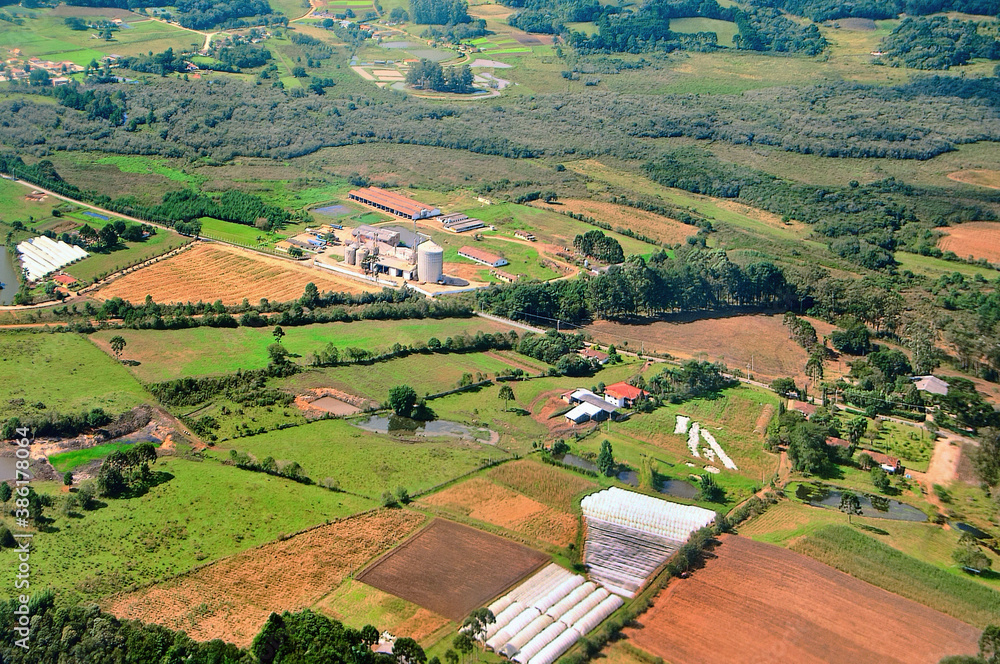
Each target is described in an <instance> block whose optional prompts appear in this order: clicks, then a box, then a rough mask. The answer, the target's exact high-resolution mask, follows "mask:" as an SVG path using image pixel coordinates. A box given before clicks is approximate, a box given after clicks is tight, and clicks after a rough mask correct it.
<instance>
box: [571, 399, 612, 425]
mask: <svg viewBox="0 0 1000 664" xmlns="http://www.w3.org/2000/svg"><path fill="white" fill-rule="evenodd" d="M566 419H567V420H569V421H570V422H572V423H573V424H582V423H584V422H589V421H591V420H593V421H595V422H603V421H604V420H606V419H608V412H607V411H606V410H604V409H603V408H601V407H600V406H597V405H594V404H592V403H581V404H577V406H576V407H575V408H573V409H572V410H570V411H569V412H568V413H566Z"/></svg>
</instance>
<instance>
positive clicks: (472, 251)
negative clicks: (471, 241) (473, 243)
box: [458, 246, 507, 267]
mask: <svg viewBox="0 0 1000 664" xmlns="http://www.w3.org/2000/svg"><path fill="white" fill-rule="evenodd" d="M458 255H459V256H461V257H462V258H468V259H469V260H470V261H475V262H477V263H482V264H483V265H488V266H490V267H501V266H503V265H506V264H507V259H506V258H504V257H503V256H501V255H499V254H494V253H491V252H489V251H484V250H483V249H477V248H475V247H470V246H464V247H462V248H461V249H459V250H458Z"/></svg>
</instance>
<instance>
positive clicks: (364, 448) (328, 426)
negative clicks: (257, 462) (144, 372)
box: [214, 420, 504, 498]
mask: <svg viewBox="0 0 1000 664" xmlns="http://www.w3.org/2000/svg"><path fill="white" fill-rule="evenodd" d="M230 449H235V450H239V451H241V452H249V453H251V454H253V455H254V456H255V457H257V458H258V459H263V458H264V457H267V456H271V457H274V458H275V459H276V460H278V461H279V462H280V461H298V462H299V463H300V464H301V465H302V472H303V473H304V474H305V475H307V476H309V477H310V478H312V479H313V480H314V481H316V482H320V481H322V480H323V479H325V478H327V477H330V478H332V479H334V480H336V482H337V483H338V484H339V486H340V488H342V489H344V490H345V491H350V492H353V493H359V494H363V495H366V496H371V497H372V498H378V497H379V496H381V494H382V492H383V491H395V490H396V488H397V487H405V488H406V489H407V490H408V491H409V492H410V493H411V494H415V493H417V492H420V491H426V490H427V489H430V488H431V487H434V486H436V485H438V484H441V483H443V482H446V481H448V480H450V479H453V478H455V477H459V476H460V475H464V474H465V473H468V472H470V471H472V470H474V469H476V468H478V467H479V466H482V465H484V464H485V463H487V462H488V461H489V460H490V459H494V460H495V459H497V458H498V457H501V458H502V457H503V456H504V453H503V452H502V451H500V450H497V449H495V448H492V447H489V446H485V445H480V444H479V443H476V442H473V441H465V440H462V439H458V438H435V439H424V438H416V437H406V438H399V439H397V438H395V437H393V436H386V435H379V434H374V433H370V432H368V431H365V430H363V429H360V428H358V427H356V426H353V425H352V424H350V423H349V422H347V421H344V420H320V421H318V422H312V423H310V424H305V425H303V426H300V427H296V428H295V429H286V430H283V431H272V432H269V433H265V434H261V435H259V436H249V437H246V438H236V439H233V440H229V441H225V442H223V443H220V444H218V445H216V446H215V448H214V450H215V453H216V454H217V455H218V456H220V457H223V458H228V455H229V450H230Z"/></svg>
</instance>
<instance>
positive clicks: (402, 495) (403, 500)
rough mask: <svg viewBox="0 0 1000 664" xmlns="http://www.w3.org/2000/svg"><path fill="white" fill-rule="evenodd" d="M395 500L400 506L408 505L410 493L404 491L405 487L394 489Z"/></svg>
mask: <svg viewBox="0 0 1000 664" xmlns="http://www.w3.org/2000/svg"><path fill="white" fill-rule="evenodd" d="M396 500H397V501H399V504H400V505H409V504H410V492H409V491H407V490H406V487H405V486H400V487H396Z"/></svg>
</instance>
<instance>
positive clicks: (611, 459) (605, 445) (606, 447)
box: [597, 440, 615, 477]
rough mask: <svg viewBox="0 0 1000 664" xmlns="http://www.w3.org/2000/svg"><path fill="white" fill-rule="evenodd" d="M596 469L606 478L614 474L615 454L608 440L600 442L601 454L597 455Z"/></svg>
mask: <svg viewBox="0 0 1000 664" xmlns="http://www.w3.org/2000/svg"><path fill="white" fill-rule="evenodd" d="M597 469H598V470H599V471H601V473H603V474H604V475H605V476H607V477H611V476H612V475H614V474H615V454H614V451H613V450H612V449H611V442H610V441H608V440H605V441H603V442H601V452H600V454H598V455H597Z"/></svg>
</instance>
